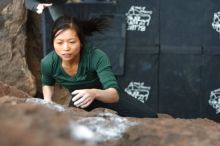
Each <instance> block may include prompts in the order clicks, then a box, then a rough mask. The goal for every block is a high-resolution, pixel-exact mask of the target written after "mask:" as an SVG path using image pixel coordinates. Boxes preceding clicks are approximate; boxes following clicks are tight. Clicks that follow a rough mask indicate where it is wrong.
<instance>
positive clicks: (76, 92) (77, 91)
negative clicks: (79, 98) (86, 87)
mask: <svg viewBox="0 0 220 146" xmlns="http://www.w3.org/2000/svg"><path fill="white" fill-rule="evenodd" d="M79 92H80V90H74V91H73V92H72V93H71V94H72V95H76V94H78V93H79Z"/></svg>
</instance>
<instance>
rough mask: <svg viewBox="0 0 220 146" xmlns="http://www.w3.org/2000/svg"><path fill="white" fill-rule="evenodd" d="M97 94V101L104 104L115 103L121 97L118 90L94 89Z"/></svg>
mask: <svg viewBox="0 0 220 146" xmlns="http://www.w3.org/2000/svg"><path fill="white" fill-rule="evenodd" d="M92 90H94V93H95V99H96V100H99V101H102V102H104V103H115V102H117V101H118V100H119V95H118V92H117V90H116V89H114V88H109V89H105V90H100V89H92Z"/></svg>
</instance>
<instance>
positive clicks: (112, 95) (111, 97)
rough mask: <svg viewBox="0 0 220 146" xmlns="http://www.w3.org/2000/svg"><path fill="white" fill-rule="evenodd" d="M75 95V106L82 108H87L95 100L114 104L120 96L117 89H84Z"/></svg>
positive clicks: (75, 92) (76, 91)
mask: <svg viewBox="0 0 220 146" xmlns="http://www.w3.org/2000/svg"><path fill="white" fill-rule="evenodd" d="M72 94H73V95H75V96H74V97H73V98H72V101H73V102H74V105H75V106H77V107H81V108H86V107H87V106H89V105H90V104H91V103H92V102H93V101H94V100H95V99H96V100H99V101H102V102H104V103H114V102H117V101H118V100H119V95H118V92H117V90H116V89H114V88H108V89H105V90H102V89H82V90H75V91H74V92H72Z"/></svg>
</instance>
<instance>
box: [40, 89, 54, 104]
mask: <svg viewBox="0 0 220 146" xmlns="http://www.w3.org/2000/svg"><path fill="white" fill-rule="evenodd" d="M42 88H43V96H44V100H46V101H52V97H53V94H54V86H46V85H43V87H42Z"/></svg>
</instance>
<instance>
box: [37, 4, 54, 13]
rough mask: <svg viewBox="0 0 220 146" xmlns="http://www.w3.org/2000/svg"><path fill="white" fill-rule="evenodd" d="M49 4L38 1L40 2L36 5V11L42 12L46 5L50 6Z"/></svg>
mask: <svg viewBox="0 0 220 146" xmlns="http://www.w3.org/2000/svg"><path fill="white" fill-rule="evenodd" d="M50 6H52V4H47V3H40V4H38V5H37V8H36V9H37V11H36V12H37V13H38V14H42V13H43V11H44V8H46V7H50Z"/></svg>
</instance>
